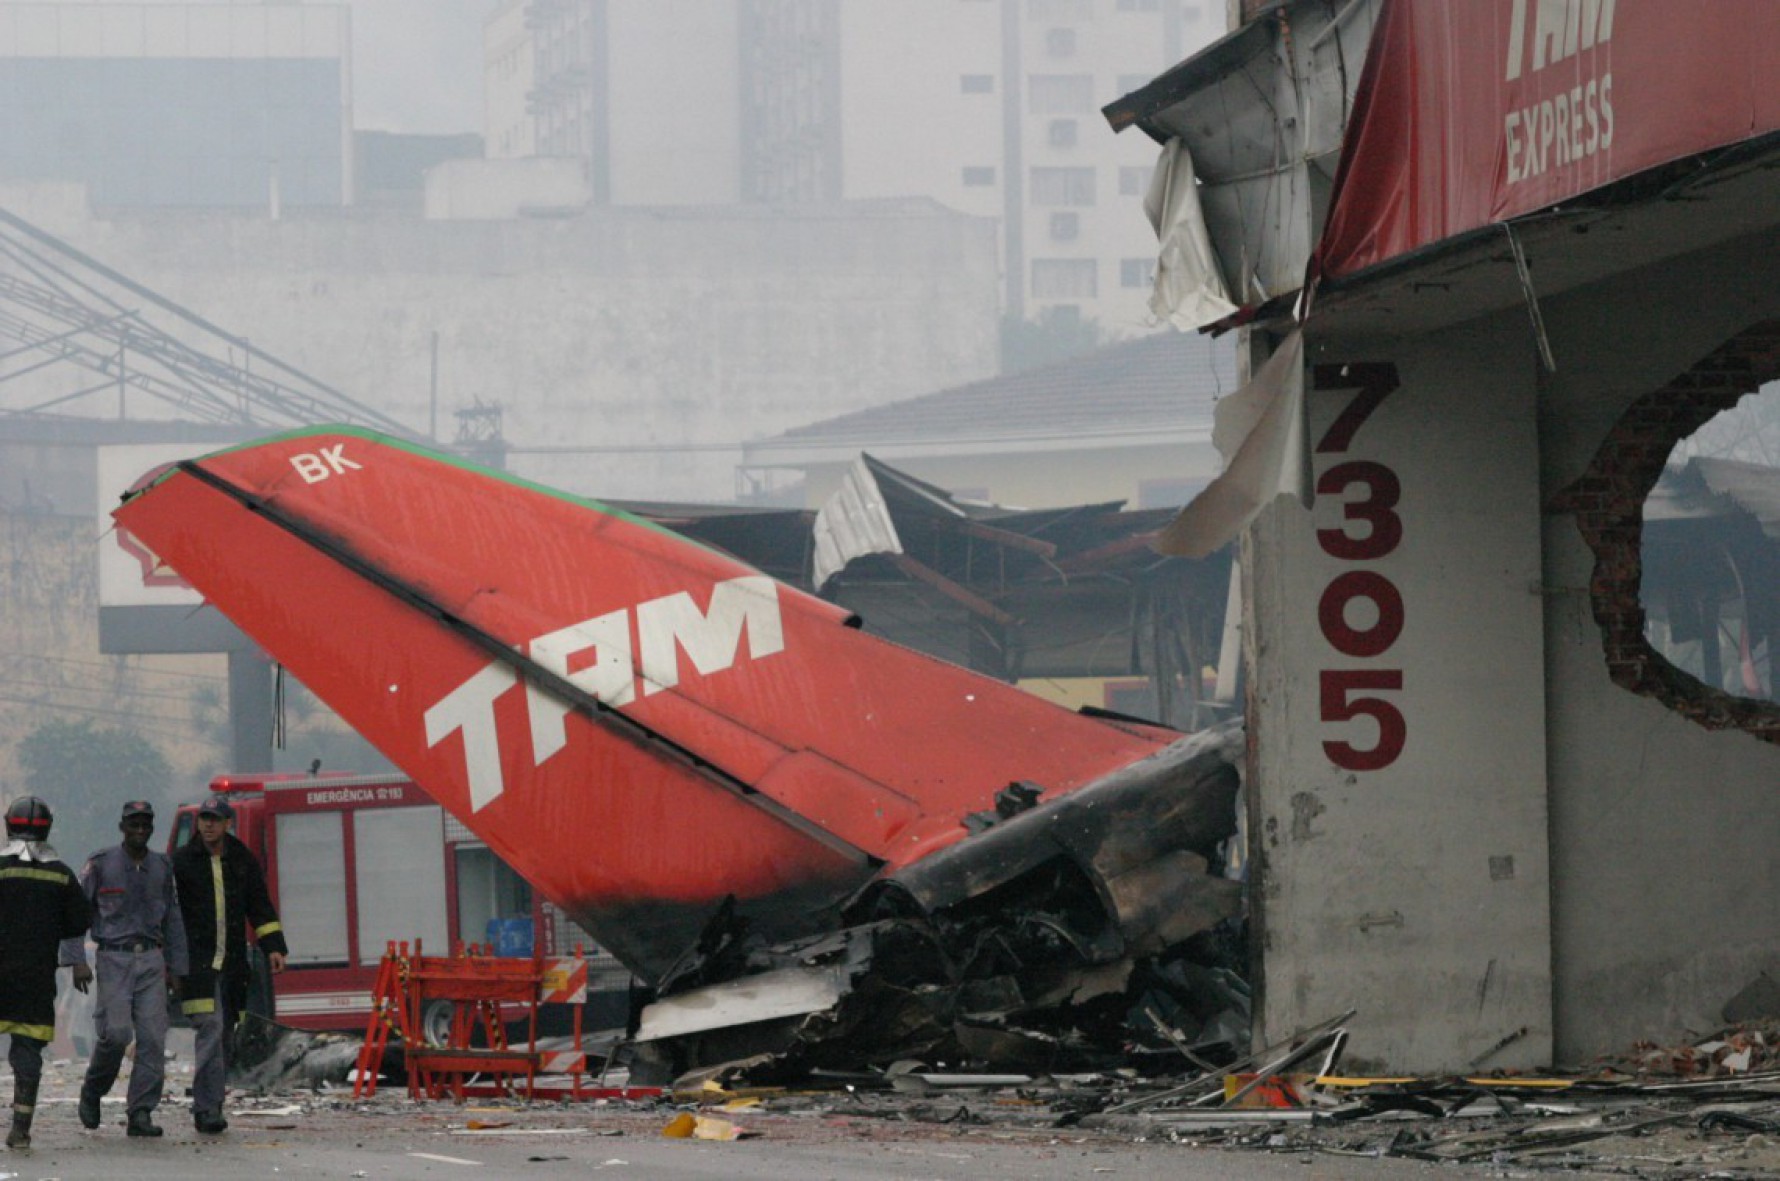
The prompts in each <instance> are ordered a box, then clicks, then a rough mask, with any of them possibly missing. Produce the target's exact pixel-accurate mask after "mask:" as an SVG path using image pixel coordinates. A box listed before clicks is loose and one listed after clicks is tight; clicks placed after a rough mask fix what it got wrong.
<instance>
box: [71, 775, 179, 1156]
mask: <svg viewBox="0 0 1780 1181" xmlns="http://www.w3.org/2000/svg"><path fill="white" fill-rule="evenodd" d="M118 830H119V831H120V832H122V833H123V834H124V840H123V843H122V844H121V845H114V846H112V847H111V848H109V849H106V850H103V851H102V852H98V853H95V854H93V856H92V858H91V859H90V860H88V862H87V864H86V868H85V869H83V870H81V871H80V885H81V888H82V890H84V891H85V893H86V897H87V901H88V903H89V904H91V906H92V909H93V942H94V943H96V944H98V946H99V955H98V959H99V997H98V1001H97V1002H96V1003H95V1004H94V1006H93V1024H94V1027H95V1032H96V1033H97V1034H98V1044H97V1045H95V1046H94V1048H93V1057H92V1060H91V1061H89V1062H88V1063H87V1074H86V1081H85V1082H84V1083H82V1085H81V1088H80V1106H79V1108H78V1112H79V1115H80V1122H81V1124H82V1125H84V1126H85V1127H87V1128H96V1127H98V1126H99V1100H100V1099H102V1098H104V1096H105V1093H106V1092H107V1091H109V1090H111V1084H112V1083H114V1082H116V1081H117V1074H118V1069H119V1068H120V1067H121V1066H122V1065H123V1061H124V1051H125V1050H127V1049H129V1047H130V1042H131V1040H132V1039H134V1040H135V1042H136V1062H135V1065H134V1066H133V1067H132V1068H131V1070H130V1091H129V1097H128V1101H127V1103H126V1108H127V1110H128V1113H129V1119H128V1124H127V1126H126V1131H127V1132H128V1134H129V1135H131V1136H159V1135H160V1134H161V1128H160V1126H159V1125H157V1124H156V1123H155V1122H154V1109H155V1107H156V1106H157V1105H158V1104H159V1103H160V1101H161V1090H162V1088H163V1086H164V1085H165V1082H166V1068H167V1052H166V1051H167V992H168V989H169V988H170V987H171V988H175V989H176V988H177V987H178V983H179V977H181V976H184V975H185V974H186V972H187V971H188V964H187V960H186V947H185V924H184V923H183V922H182V921H181V920H180V914H179V901H178V898H177V897H176V895H175V893H174V885H173V863H172V861H170V860H169V859H168V857H167V855H166V854H165V853H157V852H155V851H154V850H152V849H150V848H149V847H148V839H149V837H151V836H153V835H154V830H155V810H154V806H153V805H152V804H150V803H149V802H148V801H147V800H131V801H130V802H129V803H127V804H125V805H124V811H123V819H122V820H121V821H119V823H118ZM62 959H63V961H64V962H67V963H75V964H80V965H83V966H84V965H85V964H86V948H85V947H84V946H82V945H81V943H80V941H79V940H70V941H69V942H68V943H64V944H63V945H62Z"/></svg>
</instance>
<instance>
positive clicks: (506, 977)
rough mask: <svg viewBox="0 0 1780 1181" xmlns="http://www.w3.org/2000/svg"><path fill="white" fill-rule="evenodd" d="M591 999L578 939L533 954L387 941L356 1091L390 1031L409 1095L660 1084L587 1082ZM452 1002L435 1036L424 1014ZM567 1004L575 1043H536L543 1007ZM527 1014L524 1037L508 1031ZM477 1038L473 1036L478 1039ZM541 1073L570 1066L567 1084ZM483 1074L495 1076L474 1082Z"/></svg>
mask: <svg viewBox="0 0 1780 1181" xmlns="http://www.w3.org/2000/svg"><path fill="white" fill-rule="evenodd" d="M586 1000H587V960H586V958H585V957H584V956H582V955H581V952H580V949H579V948H577V949H576V951H575V954H574V955H572V956H553V957H548V958H546V957H545V956H544V955H543V953H542V951H541V950H540V951H539V952H536V953H534V954H533V955H532V956H531V957H530V958H512V957H503V956H494V955H489V954H487V953H486V949H482V948H477V947H475V946H471V947H469V948H462V947H460V948H458V949H457V950H456V951H455V952H454V953H453V954H452V955H449V956H427V955H423V954H421V947H420V941H419V940H416V941H415V943H414V950H413V952H412V954H410V952H409V950H408V945H407V944H406V943H399V944H398V943H391V944H390V945H389V949H388V951H387V952H386V953H385V954H384V957H383V964H382V966H381V968H380V969H379V971H378V974H377V983H376V985H375V986H374V987H373V988H372V991H371V1018H370V1021H369V1023H368V1024H367V1026H366V1028H365V1044H364V1046H363V1048H362V1049H360V1051H359V1059H358V1068H359V1069H358V1078H357V1081H356V1082H354V1084H353V1089H352V1093H353V1097H354V1098H359V1097H361V1096H366V1095H371V1094H374V1093H375V1092H376V1089H377V1068H378V1066H379V1065H380V1064H381V1063H382V1062H383V1057H384V1054H385V1052H386V1051H387V1050H388V1048H389V1045H390V1043H391V1041H392V1040H395V1041H398V1042H399V1043H400V1044H401V1046H402V1054H403V1060H404V1064H405V1065H406V1068H407V1074H408V1094H409V1095H410V1096H411V1097H413V1098H417V1099H418V1098H422V1097H424V1098H428V1099H442V1098H444V1097H445V1096H447V1095H450V1096H451V1097H452V1098H455V1099H457V1100H458V1101H459V1102H461V1101H462V1100H463V1099H464V1098H465V1097H466V1096H471V1095H474V1096H478V1097H481V1096H499V1097H513V1096H523V1097H525V1098H527V1099H532V1098H536V1097H538V1096H539V1095H545V1094H547V1095H548V1096H549V1097H551V1098H572V1099H583V1098H604V1097H631V1096H637V1097H641V1096H642V1095H644V1094H658V1093H659V1088H653V1087H650V1088H606V1087H599V1086H593V1085H589V1084H588V1082H587V1054H586V1051H585V1049H584V1048H583V1047H582V1043H581V1036H582V1029H581V1014H582V1007H583V1004H584V1003H585V1002H586ZM438 1001H447V1002H450V1004H451V1005H452V1018H451V1027H450V1032H449V1034H448V1036H447V1037H446V1038H445V1040H444V1043H443V1044H437V1043H435V1042H432V1041H429V1040H428V1038H427V1036H426V1035H425V1032H424V1029H423V1022H422V1014H423V1013H424V1012H426V1010H427V1007H428V1005H429V1004H430V1003H435V1002H438ZM545 1004H566V1005H569V1006H571V1008H572V1011H573V1013H572V1022H573V1033H572V1036H571V1038H570V1042H571V1044H570V1045H569V1047H567V1048H564V1049H551V1050H540V1049H539V1046H538V1006H540V1005H545ZM520 1022H522V1023H523V1025H524V1029H525V1040H524V1042H523V1043H513V1042H511V1041H510V1040H509V1038H508V1033H507V1029H508V1026H509V1024H514V1023H520ZM478 1042H479V1043H480V1044H477V1043H478ZM541 1074H549V1075H564V1076H567V1078H568V1080H569V1083H568V1085H567V1086H561V1085H556V1086H549V1087H543V1088H540V1087H539V1086H538V1076H539V1075H541ZM479 1077H485V1078H487V1079H488V1080H489V1081H487V1082H477V1081H475V1080H476V1079H478V1078H479Z"/></svg>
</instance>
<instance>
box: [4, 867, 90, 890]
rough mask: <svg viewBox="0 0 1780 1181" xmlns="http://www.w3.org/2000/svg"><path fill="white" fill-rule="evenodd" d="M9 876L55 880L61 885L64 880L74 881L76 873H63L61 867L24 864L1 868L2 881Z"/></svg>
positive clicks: (46, 880)
mask: <svg viewBox="0 0 1780 1181" xmlns="http://www.w3.org/2000/svg"><path fill="white" fill-rule="evenodd" d="M7 878H26V879H28V880H30V881H33V882H54V883H56V885H58V886H59V885H61V884H62V883H63V882H71V881H73V880H74V875H73V874H71V873H63V872H62V871H61V870H59V869H27V868H25V867H24V866H22V865H15V866H13V867H12V868H10V869H0V881H3V880H5V879H7Z"/></svg>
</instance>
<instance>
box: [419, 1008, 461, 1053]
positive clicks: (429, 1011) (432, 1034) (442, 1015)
mask: <svg viewBox="0 0 1780 1181" xmlns="http://www.w3.org/2000/svg"><path fill="white" fill-rule="evenodd" d="M456 1008H457V1006H456V1004H455V1003H454V1002H452V1001H447V1000H438V999H434V1000H430V1001H428V1002H427V1003H426V1004H425V1006H423V1007H422V1008H421V1010H420V1036H421V1037H422V1038H423V1039H425V1041H426V1044H427V1045H429V1046H445V1045H449V1044H451V1019H452V1017H453V1016H454V1015H455V1010H456Z"/></svg>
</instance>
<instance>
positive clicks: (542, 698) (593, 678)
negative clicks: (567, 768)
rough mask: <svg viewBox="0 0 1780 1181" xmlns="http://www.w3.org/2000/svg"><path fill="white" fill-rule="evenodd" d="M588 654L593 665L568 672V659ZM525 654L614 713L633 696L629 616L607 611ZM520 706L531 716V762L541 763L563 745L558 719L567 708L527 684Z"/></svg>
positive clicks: (534, 645) (546, 638) (555, 634)
mask: <svg viewBox="0 0 1780 1181" xmlns="http://www.w3.org/2000/svg"><path fill="white" fill-rule="evenodd" d="M588 650H592V651H593V653H594V659H593V663H592V664H590V665H588V666H587V667H585V668H583V669H581V670H579V671H577V672H572V673H571V672H570V671H569V659H570V658H571V657H573V656H575V655H576V654H577V653H581V652H586V651H588ZM531 655H532V659H533V660H535V661H537V662H538V663H539V664H541V665H543V666H544V667H545V668H547V669H549V670H550V671H551V672H553V673H555V674H556V675H557V676H559V677H562V678H563V679H565V680H567V681H569V682H571V683H572V684H574V685H575V686H577V687H578V688H581V689H585V690H587V691H588V692H589V693H591V694H593V695H594V696H595V697H597V698H599V699H600V700H601V701H603V702H605V703H606V704H607V705H610V706H613V707H614V708H616V707H618V706H624V705H629V704H630V702H631V700H632V698H634V697H635V695H636V690H635V686H634V677H635V669H634V667H633V666H632V664H631V649H630V612H629V611H611V612H608V613H607V614H605V615H599V616H596V617H594V618H593V619H588V620H584V621H582V622H581V623H576V624H571V625H570V626H568V627H565V628H561V629H559V630H557V631H553V632H550V633H549V634H548V635H542V636H539V637H538V638H537V639H535V640H533V641H532V643H531ZM525 705H526V712H527V714H528V715H529V716H530V717H531V728H532V759H533V760H534V761H535V762H539V763H542V762H543V761H544V760H545V759H547V758H549V757H550V756H551V755H553V754H555V753H556V752H557V751H559V750H561V749H562V748H563V747H564V746H566V745H568V732H567V730H566V728H565V726H564V724H563V719H564V718H565V717H567V716H568V713H569V709H570V706H569V703H568V702H566V701H564V700H563V699H562V698H561V697H558V696H557V695H556V694H554V693H551V692H550V691H549V690H547V689H542V688H539V687H538V686H536V685H533V684H532V683H531V682H529V681H528V682H526V686H525Z"/></svg>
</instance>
